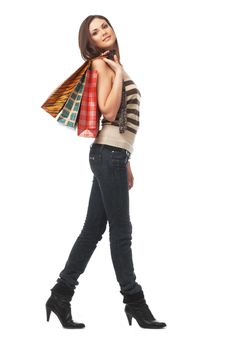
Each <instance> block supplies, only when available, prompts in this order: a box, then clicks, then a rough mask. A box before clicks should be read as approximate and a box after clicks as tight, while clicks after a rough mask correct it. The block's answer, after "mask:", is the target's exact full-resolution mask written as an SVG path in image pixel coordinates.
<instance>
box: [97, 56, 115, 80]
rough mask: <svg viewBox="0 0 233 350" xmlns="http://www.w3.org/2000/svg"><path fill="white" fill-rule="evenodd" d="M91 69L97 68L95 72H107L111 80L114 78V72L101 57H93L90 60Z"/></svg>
mask: <svg viewBox="0 0 233 350" xmlns="http://www.w3.org/2000/svg"><path fill="white" fill-rule="evenodd" d="M92 69H95V70H97V72H98V73H100V74H107V75H108V76H109V77H110V78H111V80H113V79H114V76H115V74H114V72H113V70H112V69H111V68H110V67H109V65H108V64H107V63H106V62H104V61H103V60H102V59H101V58H95V59H94V60H93V61H92Z"/></svg>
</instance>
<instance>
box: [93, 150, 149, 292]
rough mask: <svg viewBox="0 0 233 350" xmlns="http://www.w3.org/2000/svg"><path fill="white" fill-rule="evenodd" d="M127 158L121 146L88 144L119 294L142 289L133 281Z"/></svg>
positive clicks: (134, 279) (134, 277) (134, 276)
mask: <svg viewBox="0 0 233 350" xmlns="http://www.w3.org/2000/svg"><path fill="white" fill-rule="evenodd" d="M127 161H128V155H127V153H126V151H125V150H124V149H119V150H116V148H115V149H114V148H111V147H106V146H104V145H94V147H92V157H91V160H90V162H91V167H92V171H93V172H94V174H95V176H96V178H97V181H98V184H99V187H100V191H101V195H102V200H103V203H104V208H105V212H106V214H107V219H108V221H109V229H110V249H111V257H112V262H113V265H114V269H115V273H116V278H117V281H118V282H119V284H120V287H121V289H120V292H121V294H123V295H125V294H126V295H127V294H135V293H138V292H142V287H141V286H140V284H138V283H137V282H136V275H135V272H134V266H133V258H132V250H131V240H132V224H131V221H130V216H129V191H128V178H127V168H126V163H127Z"/></svg>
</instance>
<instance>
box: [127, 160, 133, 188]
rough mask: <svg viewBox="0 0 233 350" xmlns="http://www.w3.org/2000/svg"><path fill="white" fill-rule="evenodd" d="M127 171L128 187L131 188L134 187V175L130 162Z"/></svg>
mask: <svg viewBox="0 0 233 350" xmlns="http://www.w3.org/2000/svg"><path fill="white" fill-rule="evenodd" d="M127 173H128V188H129V190H130V189H131V188H132V187H133V182H134V177H133V173H132V170H131V167H130V162H129V161H128V163H127Z"/></svg>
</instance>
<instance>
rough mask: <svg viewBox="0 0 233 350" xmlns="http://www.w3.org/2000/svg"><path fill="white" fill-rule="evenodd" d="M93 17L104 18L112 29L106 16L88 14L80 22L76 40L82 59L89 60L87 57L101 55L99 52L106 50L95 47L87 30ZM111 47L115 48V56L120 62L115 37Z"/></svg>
mask: <svg viewBox="0 0 233 350" xmlns="http://www.w3.org/2000/svg"><path fill="white" fill-rule="evenodd" d="M94 18H101V19H104V20H105V21H106V22H107V23H108V24H109V26H110V27H111V28H112V29H113V27H112V25H111V23H110V22H109V20H108V19H107V18H106V17H104V16H101V15H91V16H88V17H87V18H86V19H85V20H84V21H83V22H82V24H81V26H80V28H79V33H78V42H79V48H80V51H81V56H82V58H83V59H84V60H89V59H92V58H95V57H97V56H99V55H101V53H103V52H104V51H106V49H104V48H103V49H100V48H98V47H96V46H95V45H94V44H93V42H92V39H91V35H90V32H89V25H90V23H91V21H92V20H93V19H94ZM113 31H114V29H113ZM114 32H115V31H114ZM113 48H114V49H115V50H116V54H117V57H118V60H119V63H120V50H119V46H118V42H117V39H116V41H115V44H114V47H113Z"/></svg>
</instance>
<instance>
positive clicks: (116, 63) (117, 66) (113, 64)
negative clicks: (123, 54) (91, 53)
mask: <svg viewBox="0 0 233 350" xmlns="http://www.w3.org/2000/svg"><path fill="white" fill-rule="evenodd" d="M108 51H109V50H108ZM108 51H105V52H104V53H102V54H101V56H102V55H105V54H106V53H107V52H108ZM101 58H102V60H104V61H105V62H106V63H107V64H108V65H109V67H110V68H111V69H112V70H113V71H114V72H115V74H117V73H118V74H119V73H120V74H122V75H123V67H122V65H121V64H120V63H119V60H118V57H117V55H114V56H113V58H114V61H113V60H110V59H109V58H107V57H101Z"/></svg>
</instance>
